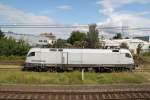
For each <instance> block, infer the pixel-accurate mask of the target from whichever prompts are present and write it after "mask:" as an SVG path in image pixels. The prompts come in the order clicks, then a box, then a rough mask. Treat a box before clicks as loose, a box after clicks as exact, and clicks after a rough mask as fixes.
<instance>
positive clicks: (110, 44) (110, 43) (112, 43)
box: [103, 39, 150, 54]
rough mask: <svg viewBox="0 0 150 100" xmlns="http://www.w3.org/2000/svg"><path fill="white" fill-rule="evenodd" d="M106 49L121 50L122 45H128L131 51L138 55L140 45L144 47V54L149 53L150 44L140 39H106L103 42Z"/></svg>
mask: <svg viewBox="0 0 150 100" xmlns="http://www.w3.org/2000/svg"><path fill="white" fill-rule="evenodd" d="M103 43H104V48H106V49H114V48H120V45H121V44H122V43H126V44H127V45H128V47H129V49H130V50H131V51H132V52H133V53H134V54H136V53H137V47H138V45H139V44H141V45H142V52H147V51H149V49H150V48H149V47H150V42H146V41H143V40H140V39H113V40H109V39H105V40H103Z"/></svg>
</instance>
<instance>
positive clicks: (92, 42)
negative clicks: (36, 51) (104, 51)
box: [52, 24, 101, 48]
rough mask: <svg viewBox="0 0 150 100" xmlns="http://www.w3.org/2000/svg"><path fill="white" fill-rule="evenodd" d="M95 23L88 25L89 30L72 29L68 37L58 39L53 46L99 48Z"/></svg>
mask: <svg viewBox="0 0 150 100" xmlns="http://www.w3.org/2000/svg"><path fill="white" fill-rule="evenodd" d="M98 35H99V32H98V30H97V29H96V24H91V25H89V32H87V33H86V32H80V31H73V32H72V33H71V35H70V37H69V38H68V39H58V40H57V42H56V43H55V44H54V45H53V46H52V47H55V48H66V47H67V48H101V43H100V41H99V38H98Z"/></svg>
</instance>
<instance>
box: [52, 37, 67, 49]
mask: <svg viewBox="0 0 150 100" xmlns="http://www.w3.org/2000/svg"><path fill="white" fill-rule="evenodd" d="M66 44H67V41H66V40H64V39H58V40H57V41H56V42H55V43H54V45H53V47H55V48H64V47H66Z"/></svg>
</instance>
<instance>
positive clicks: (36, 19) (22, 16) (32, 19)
mask: <svg viewBox="0 0 150 100" xmlns="http://www.w3.org/2000/svg"><path fill="white" fill-rule="evenodd" d="M0 16H4V17H5V18H6V19H7V20H8V22H11V23H23V24H24V23H30V24H37V23H38V24H45V23H46V24H56V23H57V22H56V21H55V20H54V19H51V18H49V17H47V16H42V15H35V14H33V13H26V12H23V11H21V10H18V9H15V8H13V7H10V6H7V5H3V4H0Z"/></svg>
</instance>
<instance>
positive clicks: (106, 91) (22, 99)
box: [0, 86, 150, 100]
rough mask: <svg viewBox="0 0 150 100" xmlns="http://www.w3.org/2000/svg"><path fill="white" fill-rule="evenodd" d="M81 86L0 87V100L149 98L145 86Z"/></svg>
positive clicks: (149, 99) (130, 99)
mask: <svg viewBox="0 0 150 100" xmlns="http://www.w3.org/2000/svg"><path fill="white" fill-rule="evenodd" d="M83 87H84V86H83ZM83 87H82V88H81V89H79V88H78V87H77V89H68V88H61V89H60V87H59V89H58V88H57V87H53V88H51V90H49V89H48V88H47V89H44V90H43V89H41V90H40V89H35V87H34V88H33V87H32V88H33V89H31V88H30V89H24V90H22V89H23V88H20V89H17V90H15V89H8V88H5V89H0V100H150V89H149V87H147V86H145V87H144V88H132V89H131V88H126V87H124V88H118V89H115V88H109V87H108V88H103V87H97V88H96V87H90V88H89V87H88V88H85V89H83ZM146 87H147V88H146ZM37 88H38V87H37ZM39 88H40V87H39ZM55 88H56V89H55Z"/></svg>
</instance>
